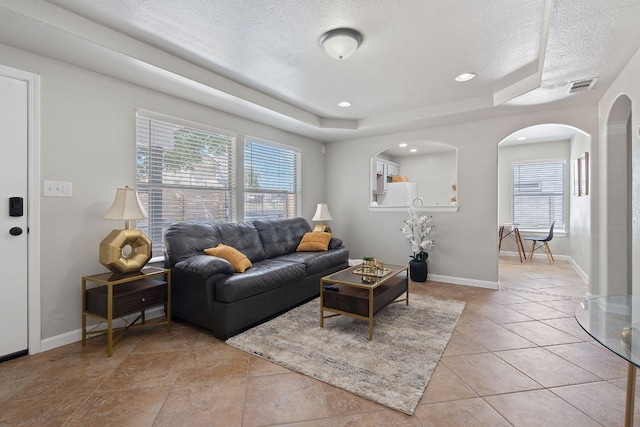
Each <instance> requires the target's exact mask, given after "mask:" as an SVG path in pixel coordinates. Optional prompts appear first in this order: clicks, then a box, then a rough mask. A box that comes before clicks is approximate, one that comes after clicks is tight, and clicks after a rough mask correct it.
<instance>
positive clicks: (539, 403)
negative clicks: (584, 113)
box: [485, 390, 600, 427]
mask: <svg viewBox="0 0 640 427" xmlns="http://www.w3.org/2000/svg"><path fill="white" fill-rule="evenodd" d="M485 400H486V401H487V402H488V403H489V404H490V405H491V406H492V407H493V408H494V409H495V410H496V411H498V412H499V413H500V414H502V416H503V417H505V418H506V419H507V420H508V421H509V422H510V423H511V424H513V425H514V426H518V427H540V426H545V427H556V426H557V427H573V426H575V427H591V426H593V427H595V426H599V425H600V424H598V423H597V422H596V421H594V420H593V419H591V418H589V417H588V416H587V415H585V414H584V413H582V412H580V411H579V410H578V409H576V408H575V407H573V406H571V405H569V404H568V403H567V402H565V401H564V400H562V399H560V398H558V396H556V395H554V394H553V393H551V392H550V391H548V390H532V391H525V392H521V393H510V394H502V395H498V396H488V397H486V398H485Z"/></svg>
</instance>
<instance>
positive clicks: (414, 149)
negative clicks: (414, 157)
mask: <svg viewBox="0 0 640 427" xmlns="http://www.w3.org/2000/svg"><path fill="white" fill-rule="evenodd" d="M409 151H410V152H412V153H417V152H418V149H417V148H412V149H410V150H409Z"/></svg>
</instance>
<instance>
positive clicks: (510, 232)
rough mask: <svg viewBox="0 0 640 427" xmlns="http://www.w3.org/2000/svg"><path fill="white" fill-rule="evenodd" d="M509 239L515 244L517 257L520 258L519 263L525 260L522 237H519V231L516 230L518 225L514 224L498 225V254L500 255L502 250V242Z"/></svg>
mask: <svg viewBox="0 0 640 427" xmlns="http://www.w3.org/2000/svg"><path fill="white" fill-rule="evenodd" d="M507 237H510V238H511V239H513V240H514V241H515V242H516V248H517V249H518V256H519V257H520V262H523V260H526V259H527V254H526V253H525V251H524V245H523V244H522V237H520V230H519V229H518V224H514V223H502V224H500V228H499V229H498V254H499V253H500V249H502V241H503V240H504V239H506V238H507Z"/></svg>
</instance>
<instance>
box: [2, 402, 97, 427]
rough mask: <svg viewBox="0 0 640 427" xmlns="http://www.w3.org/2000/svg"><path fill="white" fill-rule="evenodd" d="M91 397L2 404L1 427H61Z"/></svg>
mask: <svg viewBox="0 0 640 427" xmlns="http://www.w3.org/2000/svg"><path fill="white" fill-rule="evenodd" d="M87 397H89V395H82V394H78V395H69V396H47V397H43V398H40V399H25V400H12V401H8V402H0V426H12V427H18V426H25V427H31V426H61V425H63V424H64V423H65V421H66V420H68V418H69V417H70V416H71V415H73V413H74V412H75V410H76V409H77V408H78V407H79V406H80V405H81V404H82V402H83V401H84V400H85V399H86V398H87Z"/></svg>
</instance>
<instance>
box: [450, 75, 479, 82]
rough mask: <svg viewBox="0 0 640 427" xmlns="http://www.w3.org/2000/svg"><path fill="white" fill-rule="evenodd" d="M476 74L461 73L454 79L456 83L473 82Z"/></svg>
mask: <svg viewBox="0 0 640 427" xmlns="http://www.w3.org/2000/svg"><path fill="white" fill-rule="evenodd" d="M476 75H477V74H476V73H462V74H460V75H459V76H457V77H456V79H455V80H456V81H457V82H468V81H469V80H473V79H475V78H476Z"/></svg>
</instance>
